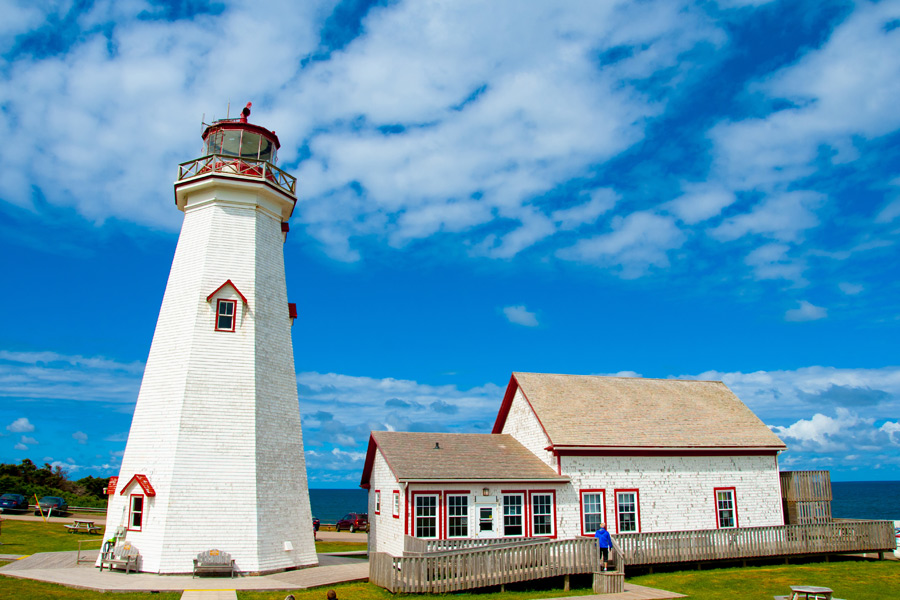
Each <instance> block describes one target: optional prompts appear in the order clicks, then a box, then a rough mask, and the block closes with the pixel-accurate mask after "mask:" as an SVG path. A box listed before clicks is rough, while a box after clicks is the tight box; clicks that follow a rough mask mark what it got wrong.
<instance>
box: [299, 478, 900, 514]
mask: <svg viewBox="0 0 900 600" xmlns="http://www.w3.org/2000/svg"><path fill="white" fill-rule="evenodd" d="M831 493H832V496H833V500H832V502H831V514H832V516H833V517H835V518H839V519H887V520H889V521H895V520H898V521H900V481H833V482H832V483H831ZM309 501H310V504H311V505H312V513H313V515H314V516H316V517H318V518H319V519H321V521H322V522H323V523H334V522H336V521H337V520H338V519H340V518H341V517H343V516H344V515H346V514H347V513H349V512H367V507H368V492H367V491H366V490H363V489H350V490H324V489H312V490H309ZM738 510H740V498H738Z"/></svg>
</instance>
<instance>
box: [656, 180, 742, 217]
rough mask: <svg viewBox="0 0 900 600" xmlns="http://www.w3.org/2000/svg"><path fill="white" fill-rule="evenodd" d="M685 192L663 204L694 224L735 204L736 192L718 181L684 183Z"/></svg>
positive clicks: (670, 210) (663, 206) (673, 212)
mask: <svg viewBox="0 0 900 600" xmlns="http://www.w3.org/2000/svg"><path fill="white" fill-rule="evenodd" d="M682 190H683V192H684V193H683V194H682V195H681V196H679V197H678V198H676V199H675V200H672V201H671V202H668V203H666V204H663V205H662V208H664V209H666V210H668V211H669V212H671V213H672V214H674V215H675V216H677V217H678V218H679V219H681V220H682V221H683V222H684V223H686V224H688V225H694V224H696V223H700V222H702V221H706V220H707V219H711V218H712V217H715V216H718V215H719V214H720V213H721V212H722V210H723V209H724V208H726V207H728V206H731V205H732V204H734V202H735V200H736V197H735V195H734V192H732V191H731V190H729V189H727V188H725V187H723V186H722V185H720V184H718V183H710V182H704V183H684V184H683V185H682Z"/></svg>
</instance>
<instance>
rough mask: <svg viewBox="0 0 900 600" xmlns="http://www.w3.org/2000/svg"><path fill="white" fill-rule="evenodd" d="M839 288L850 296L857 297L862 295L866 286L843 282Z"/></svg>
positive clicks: (839, 284)
mask: <svg viewBox="0 0 900 600" xmlns="http://www.w3.org/2000/svg"><path fill="white" fill-rule="evenodd" d="M838 288H840V290H841V291H842V292H844V293H845V294H847V295H848V296H856V295H857V294H860V293H862V291H863V290H864V289H865V286H862V285H860V284H858V283H850V282H849V281H842V282H840V283H838Z"/></svg>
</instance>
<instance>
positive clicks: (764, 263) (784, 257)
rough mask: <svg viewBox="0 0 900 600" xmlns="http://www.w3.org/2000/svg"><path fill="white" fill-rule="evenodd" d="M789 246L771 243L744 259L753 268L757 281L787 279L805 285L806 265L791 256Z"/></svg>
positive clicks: (753, 251) (756, 249) (760, 247)
mask: <svg viewBox="0 0 900 600" xmlns="http://www.w3.org/2000/svg"><path fill="white" fill-rule="evenodd" d="M790 252H791V247H790V246H789V245H787V244H781V243H771V244H765V245H762V246H759V247H757V248H755V249H754V250H752V251H751V252H750V253H749V254H747V256H746V257H745V258H744V263H746V264H747V265H748V266H750V267H752V268H753V276H754V277H755V278H756V279H786V280H788V281H793V282H795V283H797V284H804V283H806V280H805V279H804V277H803V271H804V270H805V269H806V263H805V261H803V260H799V259H794V258H792V257H791V256H790Z"/></svg>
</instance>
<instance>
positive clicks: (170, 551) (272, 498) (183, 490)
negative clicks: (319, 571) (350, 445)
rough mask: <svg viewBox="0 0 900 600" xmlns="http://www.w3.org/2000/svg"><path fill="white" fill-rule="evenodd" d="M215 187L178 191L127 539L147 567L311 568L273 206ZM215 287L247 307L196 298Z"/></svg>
mask: <svg viewBox="0 0 900 600" xmlns="http://www.w3.org/2000/svg"><path fill="white" fill-rule="evenodd" d="M215 181H216V182H217V183H212V184H210V183H207V184H204V186H203V187H201V188H200V189H199V190H198V191H197V192H196V194H195V195H189V196H188V200H187V206H186V210H185V217H184V223H183V226H182V231H181V235H180V237H179V240H178V246H177V248H176V251H175V258H174V260H173V263H172V269H171V272H170V274H169V281H168V283H167V285H166V291H165V295H164V297H163V302H162V307H161V309H160V314H159V319H158V321H157V327H156V331H155V333H154V336H153V342H152V344H151V347H150V355H149V357H148V359H147V366H146V368H145V371H144V379H143V382H142V384H141V390H140V393H139V395H138V401H137V405H136V407H135V413H134V418H133V421H132V427H131V432H130V434H129V437H128V443H127V446H126V450H125V454H124V456H123V459H122V468H121V471H120V479H119V484H120V485H125V484H126V483H127V482H128V481H129V480H130V479H131V477H132V476H133V475H134V474H135V473H142V474H145V475H147V476H148V478H149V479H150V482H151V483H152V485H153V487H154V488H155V489H156V492H157V496H156V497H155V498H148V499H147V503H146V508H145V512H144V524H143V527H142V531H140V532H136V531H130V532H128V534H127V539H128V540H130V541H132V542H133V543H134V545H135V546H136V547H137V548H138V549H139V551H140V553H141V557H142V564H141V569H142V570H144V571H149V572H160V573H185V572H190V571H191V568H192V559H193V558H194V557H195V556H196V555H197V554H198V553H199V552H202V551H205V550H210V549H212V548H218V549H220V550H223V551H225V552H229V553H230V554H231V555H232V557H233V558H234V559H235V560H236V564H237V567H238V569H240V570H241V571H246V572H262V571H272V570H281V569H286V568H293V567H296V566H303V565H312V564H316V563H317V558H316V554H315V544H314V542H313V536H312V523H311V519H312V516H311V511H310V507H309V495H308V491H307V481H306V464H305V460H304V456H303V439H302V433H301V428H300V414H299V406H298V402H297V383H296V376H295V374H294V373H295V370H294V360H293V350H292V346H291V337H290V325H291V320H290V318H289V317H288V306H287V295H286V286H285V279H284V255H283V236H282V233H281V217H280V210H276V209H277V205H278V203H279V202H282V201H280V200H278V199H277V196H275V195H274V193H272V192H263V193H258V189H259V188H260V187H261V185H260V184H257V185H256V186H250V187H248V186H246V185H245V184H244V182H240V185H237V184H235V185H232V184H231V183H224V182H221V180H215ZM228 279H230V280H231V281H232V282H233V283H234V285H235V286H237V288H238V289H239V290H240V291H241V293H242V294H243V295H244V296H245V297H246V299H247V303H246V304H244V303H243V301H242V299H241V298H240V296H239V295H238V294H237V292H236V291H235V290H234V289H233V288H232V287H231V286H225V287H224V288H223V289H221V290H220V291H219V292H218V293H217V294H216V295H215V296H214V297H213V298H212V299H211V300H210V301H209V302H207V296H208V295H209V294H210V293H211V292H212V291H213V290H215V289H216V288H218V287H219V286H221V285H222V284H223V283H224V282H225V281H226V280H228ZM219 298H226V299H234V300H236V301H237V303H236V313H237V314H236V319H237V320H236V324H235V331H234V332H217V331H215V317H216V315H215V312H216V300H217V299H219ZM137 489H138V490H139V488H137ZM119 491H121V489H120V490H117V493H116V495H115V497H114V498H111V500H110V504H109V509H108V517H107V531H106V534H105V538H104V539H106V538H108V537H110V536H112V535H114V533H115V528H116V526H118V525H124V524H125V522H126V520H127V516H128V505H127V501H128V496H127V495H126V496H121V495H120V494H119V493H118V492H119ZM131 491H132V492H134V491H135V489H134V488H133V489H132V490H131ZM285 542H291V545H292V546H293V550H292V551H285V550H284V543H285Z"/></svg>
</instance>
